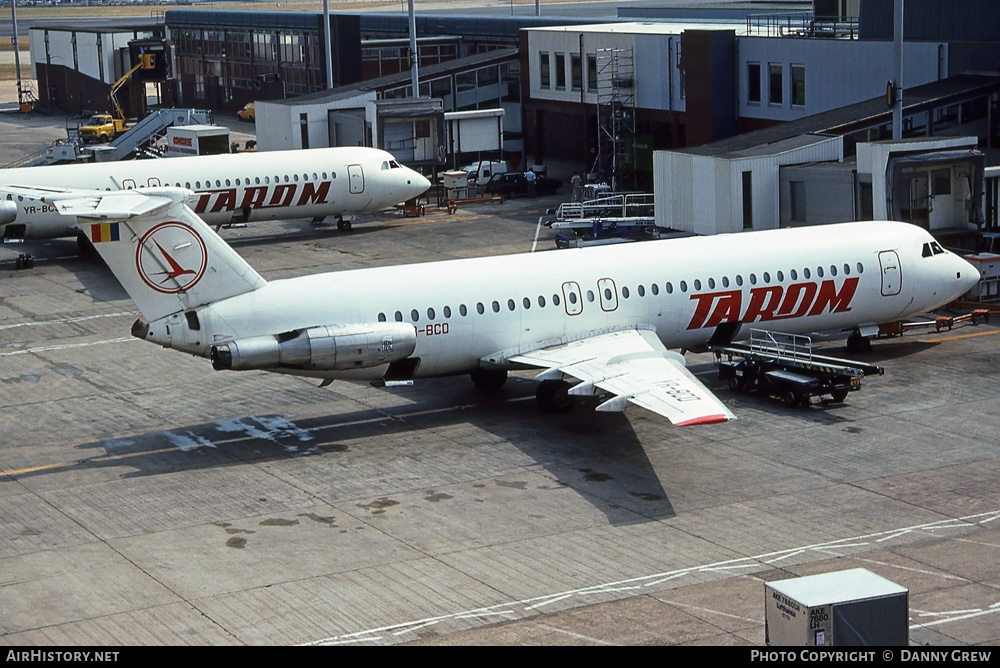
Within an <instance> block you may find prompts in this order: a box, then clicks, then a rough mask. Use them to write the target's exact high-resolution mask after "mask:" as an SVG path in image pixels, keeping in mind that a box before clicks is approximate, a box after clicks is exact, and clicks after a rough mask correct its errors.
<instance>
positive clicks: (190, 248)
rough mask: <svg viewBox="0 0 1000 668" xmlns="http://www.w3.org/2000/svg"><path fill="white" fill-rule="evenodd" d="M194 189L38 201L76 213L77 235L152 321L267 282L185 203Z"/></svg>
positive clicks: (53, 196) (50, 196)
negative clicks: (95, 251)
mask: <svg viewBox="0 0 1000 668" xmlns="http://www.w3.org/2000/svg"><path fill="white" fill-rule="evenodd" d="M25 190H27V189H25ZM193 194H194V193H192V192H191V191H189V190H186V189H183V188H168V187H165V188H148V189H143V190H141V191H138V190H119V191H111V192H102V191H94V192H90V191H86V192H84V191H63V192H58V193H53V192H51V191H50V192H47V193H45V194H44V195H43V196H42V199H43V200H44V201H45V202H46V203H49V204H52V205H54V206H56V207H57V208H58V209H59V212H60V213H62V214H63V215H68V216H76V219H77V222H78V226H79V228H80V231H81V233H82V234H83V235H84V236H85V237H86V238H87V239H88V240H90V241H91V242H92V243H93V244H94V248H96V249H97V252H98V253H99V254H100V256H101V257H102V258H103V259H104V261H105V262H106V263H107V265H108V267H109V268H110V269H111V271H112V272H113V273H114V275H115V277H116V278H117V279H118V280H119V281H120V282H121V284H122V287H124V288H125V291H126V292H128V294H129V297H131V298H132V301H134V302H135V303H136V305H137V306H138V307H139V310H140V311H141V312H142V314H143V316H145V318H146V319H148V320H150V321H152V320H156V319H158V318H161V317H163V316H166V315H170V314H171V313H177V312H179V311H188V310H191V309H194V308H198V307H199V306H204V305H206V304H210V303H213V302H216V301H219V300H221V299H227V298H229V297H235V296H236V295H240V294H243V293H245V292H250V291H252V290H256V289H258V288H260V287H262V286H264V285H265V283H266V281H265V280H264V279H263V278H261V276H260V275H259V274H258V273H257V272H256V271H255V270H254V269H253V267H251V266H250V265H249V264H248V263H247V262H246V261H245V260H244V259H243V258H242V257H240V255H239V254H238V253H237V252H236V251H234V250H233V249H232V248H231V247H230V246H229V245H228V244H226V242H225V241H223V240H222V238H221V237H219V235H218V234H216V233H215V232H214V231H213V230H212V229H211V228H210V227H208V225H206V224H205V223H204V222H203V221H202V220H201V218H199V217H198V216H197V215H196V214H195V213H194V212H193V211H192V210H191V209H190V208H189V207H188V206H187V203H186V202H187V200H188V198H189V197H191V196H192V195H193ZM35 196H38V193H35Z"/></svg>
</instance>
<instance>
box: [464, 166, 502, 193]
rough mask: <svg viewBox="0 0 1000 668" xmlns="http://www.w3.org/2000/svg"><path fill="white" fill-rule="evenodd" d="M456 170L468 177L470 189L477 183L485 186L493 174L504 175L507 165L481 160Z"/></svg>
mask: <svg viewBox="0 0 1000 668" xmlns="http://www.w3.org/2000/svg"><path fill="white" fill-rule="evenodd" d="M458 169H459V171H462V172H465V173H466V174H468V175H469V187H472V186H474V185H476V184H477V183H481V184H485V183H486V182H487V181H489V180H490V178H491V177H492V176H493V175H494V174H506V173H507V163H506V162H503V161H500V162H491V161H488V160H481V161H479V162H473V163H470V164H468V165H466V166H464V167H459V168H458Z"/></svg>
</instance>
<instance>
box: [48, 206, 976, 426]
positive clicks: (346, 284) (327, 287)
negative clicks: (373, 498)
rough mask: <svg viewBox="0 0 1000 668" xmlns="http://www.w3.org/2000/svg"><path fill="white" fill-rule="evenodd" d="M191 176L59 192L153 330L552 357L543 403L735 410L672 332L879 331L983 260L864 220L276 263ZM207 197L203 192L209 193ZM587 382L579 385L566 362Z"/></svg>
mask: <svg viewBox="0 0 1000 668" xmlns="http://www.w3.org/2000/svg"><path fill="white" fill-rule="evenodd" d="M189 196H191V193H190V192H188V191H185V190H181V189H173V188H163V189H160V190H155V189H150V190H148V191H147V192H146V193H144V194H143V195H138V194H137V193H131V194H130V193H128V192H118V193H94V194H93V195H92V196H90V197H85V198H82V197H80V196H79V195H78V194H75V193H66V194H64V195H49V196H47V197H45V198H44V199H45V201H46V202H47V203H48V204H50V205H52V206H55V207H56V208H57V209H59V210H60V211H61V212H62V213H63V214H66V215H70V216H75V217H76V218H77V219H78V220H79V224H80V226H81V228H82V229H84V230H85V232H86V233H87V235H88V237H89V238H90V239H92V240H93V241H94V246H95V247H96V248H97V250H98V252H99V253H100V254H101V256H102V257H103V258H104V259H105V261H106V262H107V264H108V266H109V267H111V270H112V271H113V272H114V274H115V275H116V276H117V277H118V279H119V280H120V281H121V283H122V285H123V286H124V287H125V289H126V290H127V292H128V293H129V295H130V296H131V297H132V299H133V300H134V301H135V303H136V304H137V305H138V307H139V309H140V311H141V312H142V314H143V318H141V319H140V320H137V321H136V323H135V324H134V325H133V327H132V334H133V335H135V336H137V337H138V338H141V339H145V340H147V341H151V342H154V343H158V344H160V345H162V346H164V347H167V348H175V349H177V350H181V351H184V352H187V353H191V354H193V355H199V356H203V357H209V358H211V360H212V364H213V366H214V367H215V368H216V369H220V370H221V369H232V370H241V369H263V370H266V371H274V372H278V373H287V374H294V375H299V376H310V377H315V378H321V379H324V384H325V383H326V382H327V381H329V380H332V379H348V380H367V381H374V382H376V383H379V382H383V381H386V382H387V381H394V380H409V379H414V378H424V377H433V376H446V375H453V374H463V373H470V374H471V375H472V378H473V380H474V381H475V382H476V383H477V384H478V385H481V386H499V385H500V384H501V383H502V382H503V381H504V380H505V379H506V374H507V371H508V370H509V369H512V368H526V367H539V368H542V369H544V371H543V372H542V373H541V375H540V379H541V380H542V381H543V382H542V383H541V384H540V385H539V390H538V398H539V403H541V404H542V405H543V406H545V407H549V408H553V409H558V408H562V407H564V406H565V405H566V403H567V399H572V396H571V395H590V394H601V395H613V396H611V398H608V399H607V400H606V401H604V402H603V403H601V404H600V405H599V406H598V410H607V411H618V410H623V409H624V408H625V406H626V405H627V404H628V403H633V404H637V405H639V406H643V407H645V408H647V409H650V410H652V411H655V412H656V413H659V414H660V415H663V416H665V417H666V418H668V419H669V420H670V421H671V422H673V423H675V424H678V425H690V424H704V423H712V422H719V421H724V420H729V419H732V418H733V417H734V416H733V414H732V413H731V412H730V411H729V410H728V409H727V408H726V407H725V405H723V404H722V402H721V401H719V400H718V399H717V398H716V397H715V396H714V395H713V394H712V393H711V392H710V391H709V390H708V388H706V387H705V386H704V385H703V384H702V383H701V382H700V381H698V380H697V379H696V378H695V376H694V375H692V374H691V373H690V372H689V371H688V370H687V369H685V367H684V358H683V357H682V356H681V355H680V354H678V353H675V352H671V351H669V350H668V349H669V348H682V349H690V348H694V347H697V346H703V345H705V344H706V343H707V342H709V341H710V340H711V339H712V338H713V336H714V337H716V338H718V336H719V333H720V332H721V333H724V334H725V336H726V338H741V337H743V336H744V332H745V331H747V330H748V329H749V328H750V327H751V326H754V325H756V326H766V327H768V328H770V329H775V330H780V331H783V332H789V333H802V332H810V331H817V330H826V331H829V330H842V331H844V332H845V333H846V332H851V331H853V332H856V333H857V332H858V331H866V330H867V329H868V328H869V327H871V326H874V325H877V324H878V323H884V322H890V321H894V320H897V319H900V318H905V317H907V316H909V315H912V314H916V313H922V312H925V311H928V310H932V309H934V308H937V307H939V306H941V305H943V304H946V303H948V302H949V301H951V300H953V299H955V298H956V297H958V296H959V295H962V294H963V293H965V292H966V291H967V290H969V288H970V287H971V286H972V285H973V284H975V283H976V280H977V276H978V274H977V272H976V270H975V269H974V268H973V267H972V266H971V265H970V264H968V263H967V262H966V261H965V260H963V259H961V258H959V257H958V256H956V255H953V254H952V253H950V252H948V251H946V250H944V249H942V248H941V247H940V246H939V245H938V244H937V242H935V241H934V239H933V238H932V237H931V236H930V235H929V234H928V233H927V232H926V231H924V230H922V229H920V228H918V227H916V226H914V225H910V224H906V223H897V222H861V223H844V224H839V225H824V226H819V227H808V228H799V229H789V230H775V231H766V232H747V233H740V234H731V235H721V236H714V237H696V238H688V239H673V240H664V241H649V242H644V243H641V244H627V245H615V246H603V247H591V248H581V249H573V250H564V251H551V252H545V253H533V254H532V253H529V254H523V255H510V256H500V257H487V258H476V259H468V260H453V261H447V262H433V263H427V264H416V265H404V266H396V267H382V268H375V269H361V270H352V271H341V272H331V273H323V274H315V275H311V276H303V277H299V278H291V279H284V280H275V281H270V282H268V281H265V280H264V279H263V278H261V276H260V275H258V274H257V272H256V271H254V269H253V268H252V267H251V266H250V265H249V264H247V263H246V262H245V261H244V260H243V259H242V258H241V257H240V256H239V255H238V254H237V253H236V252H235V251H233V250H232V249H231V248H230V247H229V246H228V245H226V243H225V242H223V240H222V239H221V238H220V237H219V236H218V235H217V234H216V233H215V232H214V231H212V229H211V228H210V227H208V226H207V225H205V223H204V222H202V221H201V220H200V219H199V218H198V217H197V216H196V215H194V213H193V212H192V211H191V210H190V209H189V208H188V207H187V206H185V205H184V202H185V200H187V199H188V197H189ZM197 197H198V195H194V196H193V198H194V201H196V200H197ZM565 378H573V379H577V380H578V381H580V382H579V383H577V384H576V385H575V386H572V387H571V386H570V385H569V383H567V382H566V381H565V380H564V379H565Z"/></svg>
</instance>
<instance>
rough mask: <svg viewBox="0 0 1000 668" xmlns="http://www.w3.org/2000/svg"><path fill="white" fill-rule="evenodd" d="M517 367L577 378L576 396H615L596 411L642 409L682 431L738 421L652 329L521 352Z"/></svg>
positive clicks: (515, 358)
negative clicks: (541, 369) (529, 366)
mask: <svg viewBox="0 0 1000 668" xmlns="http://www.w3.org/2000/svg"><path fill="white" fill-rule="evenodd" d="M509 361H511V362H514V363H517V364H527V365H531V366H539V367H545V368H546V370H545V371H543V372H542V373H541V374H539V378H542V379H552V378H556V377H561V376H572V377H573V378H577V379H579V380H580V381H581V382H580V384H578V385H576V386H574V387H573V388H571V389H570V394H573V395H591V394H599V393H600V392H599V391H603V392H606V393H609V394H614V395H615V396H614V397H612V398H610V399H608V400H607V401H605V402H603V403H602V404H600V405H599V406H598V407H597V410H599V411H622V410H624V409H625V407H626V406H627V405H628V404H630V403H631V404H635V405H637V406H642V407H643V408H646V409H648V410H651V411H653V412H654V413H657V414H658V415H662V416H663V417H665V418H667V419H668V420H670V421H671V422H672V423H673V424H675V425H678V426H688V425H696V424H712V423H716V422H725V421H727V420H734V419H736V416H735V415H733V413H732V412H731V411H730V410H729V409H728V408H726V406H725V404H723V403H722V402H721V401H719V399H718V398H717V397H716V396H715V395H714V394H712V392H711V391H710V390H709V389H708V388H707V387H705V385H704V384H702V383H701V381H699V380H698V379H697V378H696V377H695V376H694V374H692V373H691V372H690V371H688V370H687V369H686V368H685V366H684V358H683V357H682V356H680V355H678V354H677V353H672V352H670V351H668V350H667V349H666V348H664V347H663V344H662V343H660V341H659V339H657V338H656V335H655V334H654V333H653V332H651V331H649V330H642V329H632V330H625V331H620V332H612V333H608V334H598V335H595V336H591V337H587V338H584V339H580V340H577V341H571V342H569V343H565V344H560V345H555V346H550V347H547V348H541V349H539V350H536V351H531V352H527V353H521V354H519V355H515V356H513V357H511V358H509Z"/></svg>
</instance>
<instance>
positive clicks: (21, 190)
mask: <svg viewBox="0 0 1000 668" xmlns="http://www.w3.org/2000/svg"><path fill="white" fill-rule="evenodd" d="M174 190H177V189H174ZM3 191H4V192H9V193H12V194H16V195H24V196H27V197H32V198H35V199H39V200H41V201H43V202H45V203H46V204H51V205H52V206H54V207H56V209H58V211H59V213H61V214H63V215H66V216H81V217H85V218H105V219H119V220H121V219H125V218H132V217H134V216H143V215H147V214H151V213H156V212H157V211H159V210H161V209H165V208H166V207H168V206H170V205H171V204H173V203H174V202H175V201H176V200H177V197H176V196H174V197H171V196H169V195H167V196H164V195H162V194H160V193H159V192H156V191H152V190H151V191H148V192H147V191H142V190H110V191H100V190H97V191H94V190H73V189H70V188H63V189H60V188H50V187H49V188H39V187H35V186H3Z"/></svg>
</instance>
